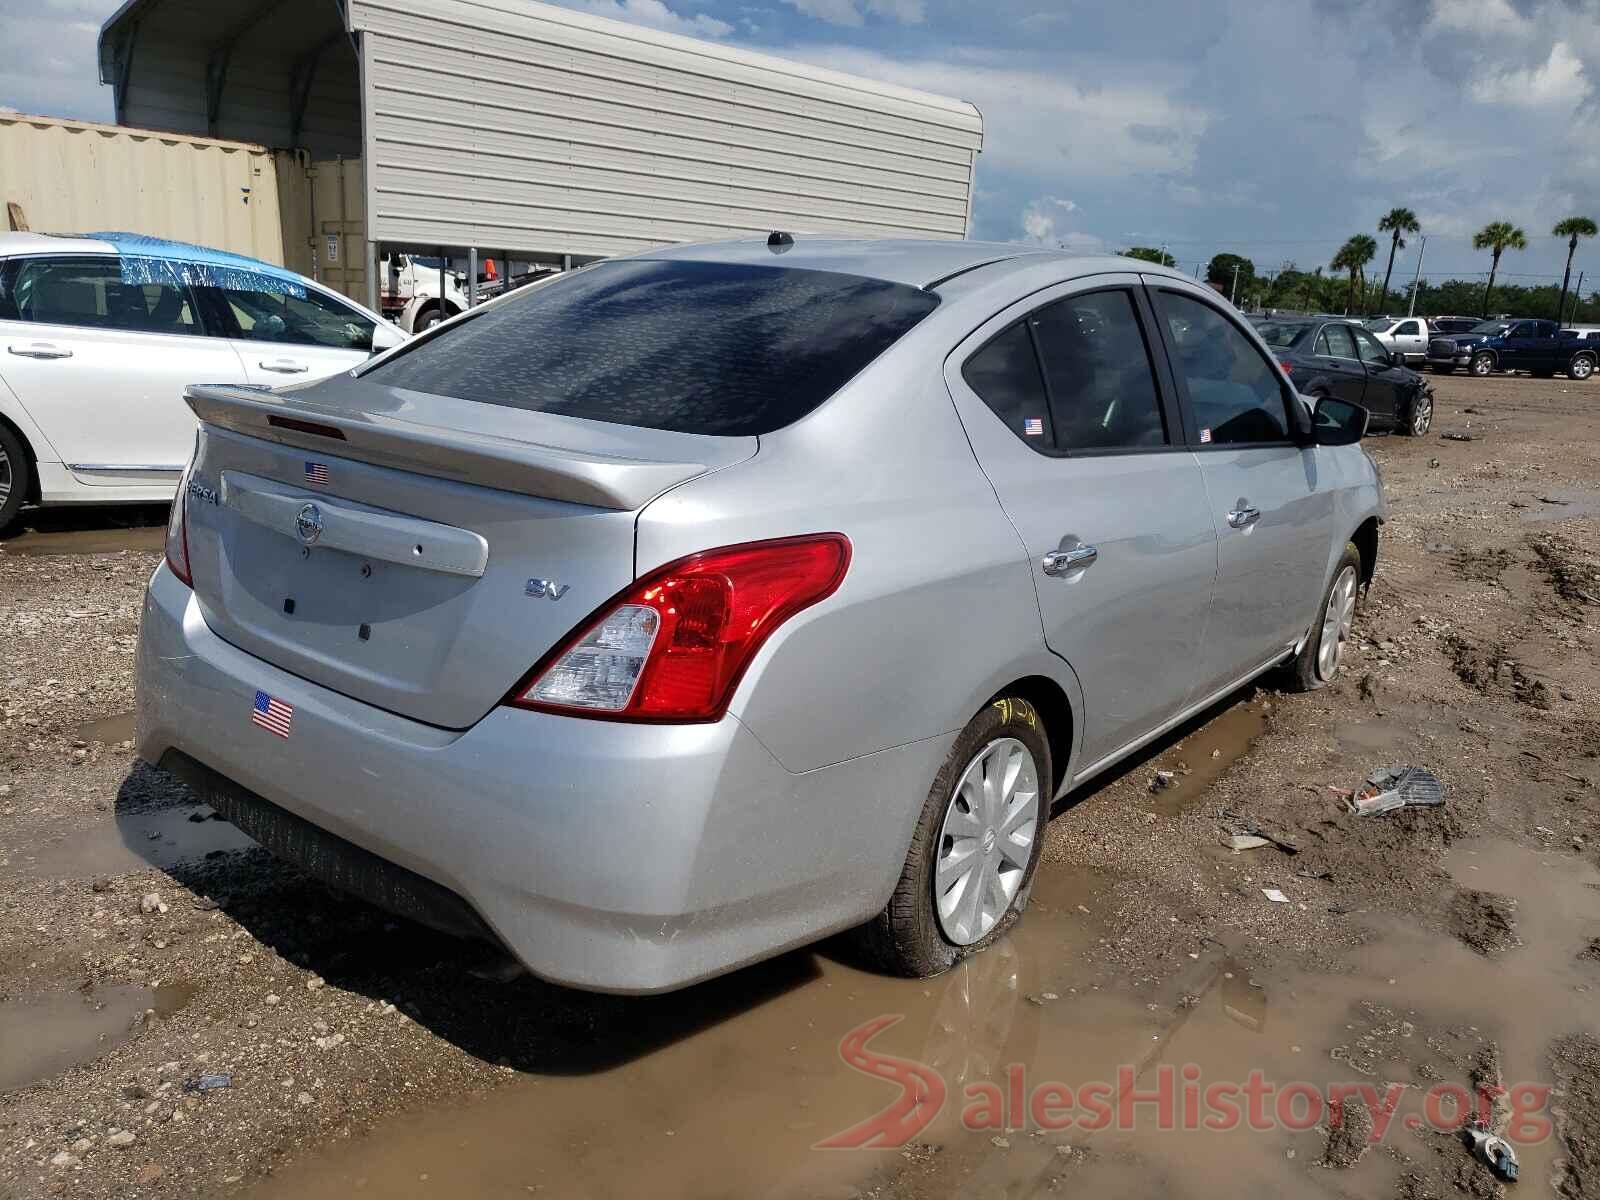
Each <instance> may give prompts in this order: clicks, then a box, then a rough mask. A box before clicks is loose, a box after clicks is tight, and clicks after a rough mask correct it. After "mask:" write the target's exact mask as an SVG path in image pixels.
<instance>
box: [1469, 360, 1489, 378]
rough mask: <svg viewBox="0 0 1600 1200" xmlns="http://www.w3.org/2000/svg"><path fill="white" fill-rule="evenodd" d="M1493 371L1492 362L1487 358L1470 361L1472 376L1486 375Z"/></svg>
mask: <svg viewBox="0 0 1600 1200" xmlns="http://www.w3.org/2000/svg"><path fill="white" fill-rule="evenodd" d="M1493 369H1494V361H1493V360H1492V359H1488V358H1475V359H1473V360H1472V373H1473V374H1474V375H1487V374H1488V373H1489V372H1490V371H1491V370H1493Z"/></svg>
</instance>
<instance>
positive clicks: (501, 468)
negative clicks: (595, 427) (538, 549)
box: [183, 384, 754, 510]
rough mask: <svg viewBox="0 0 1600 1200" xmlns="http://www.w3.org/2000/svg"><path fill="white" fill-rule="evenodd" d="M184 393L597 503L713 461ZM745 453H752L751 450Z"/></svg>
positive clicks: (390, 459) (283, 400)
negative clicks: (621, 452)
mask: <svg viewBox="0 0 1600 1200" xmlns="http://www.w3.org/2000/svg"><path fill="white" fill-rule="evenodd" d="M183 398H184V400H185V402H186V403H187V404H188V405H189V407H190V408H191V409H193V410H194V414H195V416H197V417H199V418H200V420H201V421H202V422H204V423H205V424H207V425H210V426H213V427H215V428H217V429H226V430H230V431H231V432H234V433H241V434H244V435H246V436H248V437H253V438H259V439H261V440H262V441H267V442H276V443H278V444H279V445H284V446H293V447H294V448H295V449H297V450H305V451H309V452H311V453H314V454H317V455H319V456H322V457H327V458H335V459H338V458H346V459H354V460H356V461H358V462H364V463H372V464H374V465H376V466H380V467H393V468H395V469H397V470H401V471H411V472H414V473H416V474H418V475H430V476H433V477H435V478H438V479H450V480H455V481H457V482H460V483H470V484H474V485H477V486H480V487H490V488H498V489H500V490H502V491H508V492H519V493H521V494H523V495H527V496H542V497H547V498H549V499H553V500H565V501H569V502H570V503H573V504H587V505H590V506H592V507H595V508H607V509H616V510H632V509H636V508H640V507H641V506H643V505H644V504H647V503H648V502H649V501H650V500H652V499H653V498H655V497H656V496H658V495H660V494H661V493H662V492H664V491H666V490H667V489H668V488H670V487H674V486H676V485H677V484H679V483H682V482H683V481H684V480H686V479H692V478H694V477H695V476H696V475H703V474H704V473H705V472H706V471H707V470H709V469H711V468H710V467H709V466H708V465H707V464H706V463H702V462H682V461H661V460H659V459H644V458H631V457H626V456H623V455H618V454H614V453H607V452H601V451H597V450H592V449H570V448H563V447H557V446H551V445H548V444H545V443H542V442H535V441H525V440H520V439H518V438H514V437H507V436H504V435H501V434H495V433H487V432H483V431H481V430H472V429H461V428H452V427H449V426H445V425H438V424H421V423H418V422H415V421H407V420H405V419H403V418H400V417H396V416H393V415H390V414H386V413H371V412H348V411H342V410H340V411H334V410H331V409H329V408H328V407H325V406H323V405H317V404H305V403H302V402H300V401H299V400H298V398H297V397H296V396H294V395H292V394H285V393H281V392H270V391H265V390H258V389H255V388H249V387H239V386H235V385H228V384H191V385H190V386H189V387H187V388H185V389H184V393H183ZM447 403H448V402H447ZM496 411H497V412H498V413H500V414H502V415H503V417H504V422H505V423H508V424H511V423H516V422H517V421H519V420H520V421H521V422H522V423H524V424H531V423H533V422H536V421H538V420H540V419H541V418H542V419H543V420H544V421H545V422H546V423H548V422H551V421H555V422H565V421H568V420H570V419H569V418H563V417H549V416H546V415H545V414H537V413H522V412H519V411H517V410H508V409H499V410H496ZM573 424H578V422H575V421H574V422H573ZM629 432H633V431H631V430H630V431H629ZM637 432H638V433H639V434H640V435H641V437H643V438H650V437H652V436H654V437H656V439H657V440H660V441H674V442H680V441H682V440H683V439H684V438H685V437H686V436H687V435H675V434H662V433H660V432H659V431H656V430H638V431H637ZM574 440H577V441H580V442H581V441H582V440H584V439H582V438H575V439H574ZM589 440H593V439H592V438H591V439H589ZM690 440H698V439H690ZM751 441H752V442H753V441H754V439H751ZM678 448H680V449H681V446H680V447H678ZM739 457H741V458H743V457H748V453H741V454H740V455H739ZM718 465H720V464H718Z"/></svg>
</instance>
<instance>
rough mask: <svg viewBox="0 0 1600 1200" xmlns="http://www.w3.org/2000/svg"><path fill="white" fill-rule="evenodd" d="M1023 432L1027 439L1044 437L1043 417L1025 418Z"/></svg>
mask: <svg viewBox="0 0 1600 1200" xmlns="http://www.w3.org/2000/svg"><path fill="white" fill-rule="evenodd" d="M1022 432H1023V435H1024V436H1026V437H1043V436H1044V419H1043V418H1042V417H1025V418H1023V422H1022Z"/></svg>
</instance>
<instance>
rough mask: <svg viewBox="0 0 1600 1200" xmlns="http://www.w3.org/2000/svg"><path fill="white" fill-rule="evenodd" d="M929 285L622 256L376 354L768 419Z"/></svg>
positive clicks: (454, 378)
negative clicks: (390, 351)
mask: <svg viewBox="0 0 1600 1200" xmlns="http://www.w3.org/2000/svg"><path fill="white" fill-rule="evenodd" d="M938 303H939V300H938V297H937V296H935V295H933V294H932V293H930V292H926V291H923V290H922V289H920V288H915V287H910V286H907V285H905V284H899V283H892V282H889V281H886V280H881V279H869V278H866V277H863V276H859V275H846V274H839V273H835V272H831V271H811V270H802V269H796V268H788V267H776V266H770V267H769V266H764V265H762V266H755V265H749V264H744V263H708V262H676V261H661V260H651V259H632V260H627V261H621V262H609V263H598V264H596V265H594V266H592V267H586V268H584V269H583V270H582V271H580V272H577V273H575V274H574V275H573V276H572V277H571V278H569V279H558V280H556V281H554V282H552V283H549V284H546V285H545V286H543V287H539V288H535V289H533V290H532V291H530V292H527V293H525V294H522V295H516V296H513V297H511V298H508V299H506V300H504V301H502V302H500V303H496V304H492V305H488V306H485V307H484V308H481V309H478V310H475V311H474V312H473V313H472V314H471V315H470V316H468V317H467V318H465V319H463V320H462V321H460V322H458V323H457V324H455V325H454V326H452V327H450V328H448V329H445V330H443V331H442V332H441V333H439V334H437V335H435V336H433V337H424V338H422V339H420V340H418V341H417V342H415V343H413V344H412V345H410V346H407V347H405V348H402V349H401V350H400V351H398V352H397V353H396V354H394V355H392V356H390V357H389V358H387V359H385V360H384V361H383V362H381V363H379V364H378V365H377V366H376V367H374V368H373V369H372V370H371V371H370V372H368V373H366V375H365V377H366V378H370V379H371V380H372V381H373V382H375V383H381V384H385V385H388V386H390V387H397V388H410V389H413V390H415V391H420V392H430V393H435V394H439V395H448V396H458V397H461V398H462V399H466V400H475V401H479V402H482V403H485V404H499V405H504V406H506V407H509V408H521V409H530V410H534V411H539V412H551V413H559V414H562V415H564V416H572V417H585V418H588V419H590V420H595V421H613V422H617V423H619V424H625V425H638V426H643V427H646V428H651V429H667V430H673V431H676V432H681V433H706V434H722V435H749V434H762V433H770V432H772V431H773V430H775V429H781V428H782V427H783V426H785V425H788V424H791V423H793V422H794V421H797V420H799V419H800V418H801V417H803V416H805V415H806V414H807V413H809V412H811V411H812V410H813V409H815V408H817V407H818V406H819V405H820V404H822V403H823V401H825V400H827V399H828V397H829V396H831V395H833V394H834V393H835V392H836V391H838V390H839V389H840V388H841V387H843V386H844V385H845V384H846V383H848V382H849V381H850V380H851V379H852V378H853V377H854V376H856V375H857V374H858V373H860V371H861V370H862V369H863V368H865V367H866V366H867V365H868V364H869V363H871V362H872V361H873V360H874V359H875V358H877V357H878V356H879V355H880V354H882V353H883V352H884V351H885V350H887V349H888V348H889V347H890V346H891V345H893V344H894V342H895V341H897V340H898V339H899V338H900V337H901V336H902V335H904V334H905V333H906V331H907V330H909V329H911V328H912V327H913V326H914V325H916V324H917V322H918V321H920V320H922V318H923V317H925V316H927V315H928V313H930V312H932V311H933V309H934V308H935V307H936V306H937V305H938Z"/></svg>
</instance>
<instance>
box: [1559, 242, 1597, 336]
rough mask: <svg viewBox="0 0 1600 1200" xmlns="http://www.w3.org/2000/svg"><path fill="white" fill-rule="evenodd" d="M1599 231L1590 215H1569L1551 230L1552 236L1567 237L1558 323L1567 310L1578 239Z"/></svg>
mask: <svg viewBox="0 0 1600 1200" xmlns="http://www.w3.org/2000/svg"><path fill="white" fill-rule="evenodd" d="M1597 233H1600V228H1597V227H1596V226H1595V223H1594V222H1593V221H1591V220H1590V219H1589V218H1588V217H1568V218H1567V219H1566V220H1565V221H1562V222H1560V223H1559V224H1557V225H1556V227H1555V228H1554V229H1552V230H1551V231H1550V235H1551V236H1552V237H1564V238H1566V239H1567V269H1566V270H1565V271H1563V272H1562V273H1561V300H1560V301H1559V302H1558V303H1557V304H1556V324H1558V325H1559V324H1560V323H1561V319H1562V317H1563V316H1565V315H1566V311H1567V283H1568V281H1569V280H1570V279H1571V278H1572V256H1573V255H1574V254H1575V253H1577V250H1578V239H1579V238H1581V237H1593V236H1594V235H1595V234H1597Z"/></svg>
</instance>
